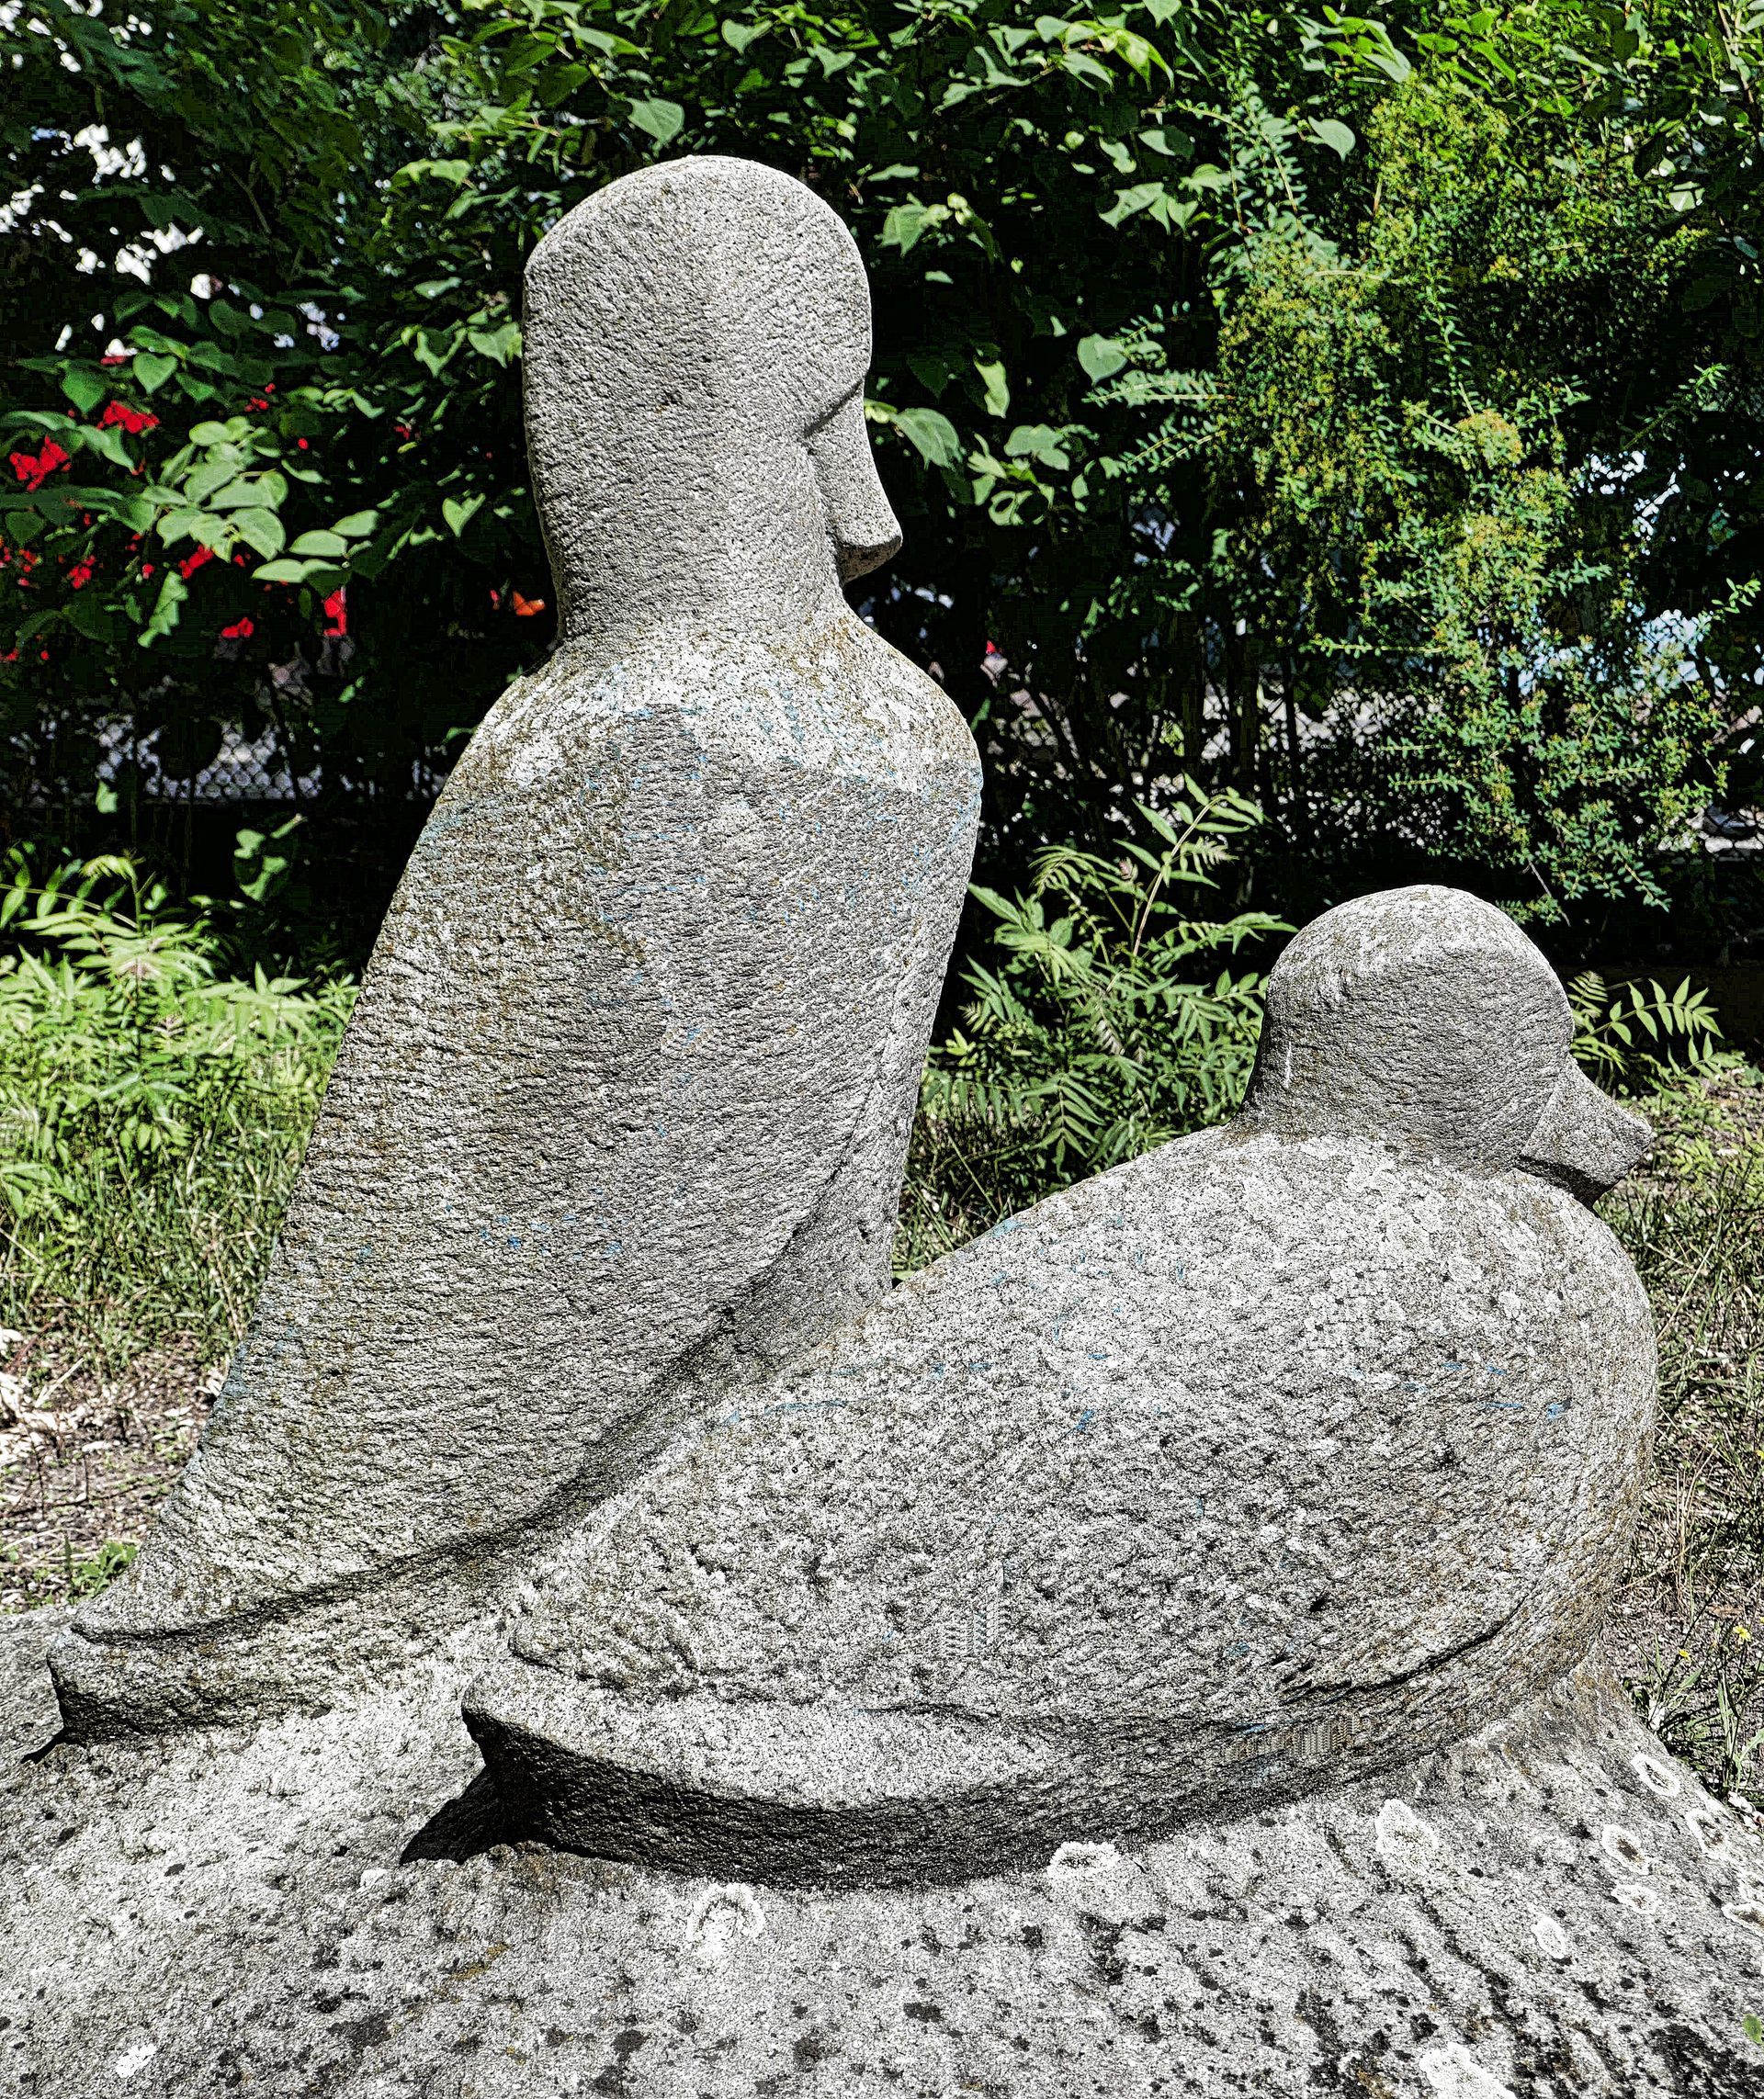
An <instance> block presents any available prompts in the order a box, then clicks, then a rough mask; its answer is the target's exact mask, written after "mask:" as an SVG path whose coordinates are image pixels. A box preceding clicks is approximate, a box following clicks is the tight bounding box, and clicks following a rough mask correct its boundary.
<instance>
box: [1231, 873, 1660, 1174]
mask: <svg viewBox="0 0 1764 2099" xmlns="http://www.w3.org/2000/svg"><path fill="white" fill-rule="evenodd" d="M1573 1037H1574V1023H1573V1017H1572V1015H1571V1013H1570V1011H1569V1009H1568V1002H1567V999H1566V995H1565V994H1564V992H1563V989H1562V987H1561V984H1560V983H1559V982H1558V981H1557V979H1556V976H1555V971H1554V970H1553V969H1552V968H1551V967H1550V965H1549V964H1548V963H1547V962H1546V961H1545V960H1544V956H1543V955H1542V954H1540V953H1539V951H1538V949H1537V948H1536V947H1535V946H1533V945H1532V942H1530V941H1529V940H1527V939H1526V937H1525V935H1524V934H1523V933H1522V932H1521V931H1520V930H1519V928H1518V927H1517V926H1516V925H1515V924H1514V923H1513V921H1512V920H1510V918H1509V917H1508V916H1507V915H1506V913H1505V912H1503V911H1498V910H1497V909H1496V908H1494V907H1493V906H1492V905H1490V904H1485V903H1484V902H1483V901H1482V900H1481V899H1480V898H1479V897H1472V896H1470V895H1468V894H1467V893H1466V892H1465V891H1464V890H1462V889H1446V888H1439V887H1435V886H1431V885H1420V886H1416V887H1414V888H1408V889H1385V890H1380V891H1378V892H1377V893H1376V894H1374V895H1373V896H1370V897H1356V898H1355V899H1354V900H1353V901H1352V902H1351V903H1349V904H1342V905H1340V906H1338V907H1337V908H1335V909H1334V910H1332V911H1326V912H1325V913H1324V914H1323V916H1322V917H1321V918H1319V919H1316V920H1313V921H1312V922H1311V923H1310V924H1309V925H1308V926H1306V928H1305V930H1304V931H1302V932H1300V933H1299V934H1298V935H1297V936H1296V937H1295V939H1294V940H1293V942H1292V943H1291V944H1290V945H1289V946H1288V947H1287V949H1286V951H1285V953H1284V954H1283V955H1282V956H1281V958H1280V960H1279V962H1278V963H1277V964H1276V965H1275V967H1274V970H1273V973H1272V976H1270V978H1269V981H1268V997H1267V1010H1266V1015H1265V1018H1264V1020H1263V1021H1262V1032H1261V1046H1260V1049H1259V1050H1258V1052H1257V1057H1256V1069H1255V1076H1254V1078H1252V1079H1251V1081H1250V1092H1249V1097H1248V1099H1247V1100H1246V1101H1245V1104H1244V1115H1243V1120H1244V1122H1245V1123H1247V1124H1248V1125H1249V1126H1250V1128H1252V1129H1254V1128H1261V1129H1268V1130H1272V1131H1275V1132H1278V1133H1281V1134H1291V1135H1295V1136H1363V1137H1371V1138H1375V1139H1381V1140H1383V1141H1385V1142H1387V1143H1390V1144H1394V1145H1398V1146H1401V1147H1403V1148H1406V1149H1410V1150H1413V1151H1416V1152H1418V1153H1420V1154H1424V1155H1430V1156H1431V1157H1437V1158H1440V1159H1442V1160H1444V1161H1446V1162H1447V1163H1449V1164H1451V1165H1453V1166H1455V1167H1459V1168H1464V1169H1467V1170H1469V1171H1473V1172H1485V1173H1496V1172H1500V1171H1502V1170H1504V1169H1507V1168H1521V1169H1522V1170H1524V1171H1526V1172H1528V1173H1532V1174H1536V1175H1538V1176H1540V1177H1541V1178H1542V1179H1546V1180H1550V1181H1554V1182H1555V1183H1556V1184H1557V1185H1558V1186H1560V1187H1564V1188H1566V1189H1568V1190H1570V1191H1572V1192H1573V1193H1574V1194H1575V1195H1577V1196H1578V1197H1579V1198H1580V1200H1581V1201H1582V1202H1592V1201H1594V1200H1595V1199H1596V1198H1597V1197H1598V1196H1600V1195H1601V1194H1603V1192H1604V1191H1605V1190H1607V1189H1608V1188H1611V1187H1613V1186H1614V1185H1615V1184H1616V1183H1617V1182H1618V1181H1619V1180H1621V1179H1623V1175H1624V1174H1625V1173H1627V1172H1628V1171H1629V1169H1630V1168H1631V1167H1633V1166H1634V1164H1635V1162H1636V1160H1637V1159H1639V1158H1640V1157H1641V1156H1642V1154H1643V1152H1644V1151H1645V1149H1646V1147H1647V1144H1648V1141H1649V1139H1650V1137H1651V1136H1652V1134H1653V1132H1652V1130H1651V1128H1650V1126H1649V1125H1648V1123H1646V1122H1645V1121H1644V1120H1643V1118H1642V1117H1641V1116H1639V1115H1635V1114H1632V1113H1631V1112H1629V1111H1628V1110H1626V1109H1623V1108H1620V1107H1619V1106H1618V1105H1617V1103H1616V1102H1615V1101H1614V1100H1611V1099H1609V1098H1608V1097H1607V1096H1606V1095H1605V1094H1603V1093H1601V1092H1600V1090H1599V1089H1598V1088H1597V1087H1596V1086H1594V1085H1593V1084H1592V1083H1591V1081H1590V1080H1589V1079H1588V1078H1586V1076H1585V1075H1584V1074H1583V1073H1582V1072H1581V1070H1580V1069H1579V1067H1578V1066H1577V1064H1576V1063H1575V1061H1574V1057H1573V1055H1572V1051H1571V1044H1572V1042H1573Z"/></svg>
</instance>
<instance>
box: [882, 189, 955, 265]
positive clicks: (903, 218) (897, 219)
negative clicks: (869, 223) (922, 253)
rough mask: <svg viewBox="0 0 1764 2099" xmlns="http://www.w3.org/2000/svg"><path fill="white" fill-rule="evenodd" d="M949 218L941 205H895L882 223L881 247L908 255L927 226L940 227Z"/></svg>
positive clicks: (914, 203) (910, 203)
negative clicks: (897, 250)
mask: <svg viewBox="0 0 1764 2099" xmlns="http://www.w3.org/2000/svg"><path fill="white" fill-rule="evenodd" d="M948 216H949V213H948V210H947V208H946V207H944V206H942V205H931V204H920V203H917V202H909V203H906V204H897V205H896V206H895V207H894V209H893V210H892V211H890V212H889V213H888V217H887V218H886V219H885V220H883V221H882V245H883V246H884V247H885V248H899V251H900V253H901V254H903V255H905V254H910V253H911V252H912V249H913V246H914V244H915V243H917V241H918V239H919V236H920V235H921V234H922V232H923V231H925V229H926V228H927V227H928V226H935V225H940V224H941V223H942V222H943V220H945V219H946V218H947V217H948Z"/></svg>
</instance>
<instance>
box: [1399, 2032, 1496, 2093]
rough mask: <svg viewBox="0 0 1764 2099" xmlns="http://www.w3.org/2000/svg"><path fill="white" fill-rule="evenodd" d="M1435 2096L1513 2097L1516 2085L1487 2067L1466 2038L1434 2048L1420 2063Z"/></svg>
mask: <svg viewBox="0 0 1764 2099" xmlns="http://www.w3.org/2000/svg"><path fill="white" fill-rule="evenodd" d="M1416 2067H1417V2068H1418V2069H1419V2071H1420V2073H1421V2075H1422V2076H1423V2077H1424V2078H1426V2080H1427V2084H1428V2090H1429V2091H1430V2092H1431V2093H1434V2095H1435V2099H1513V2088H1512V2086H1511V2085H1510V2084H1503V2083H1502V2082H1501V2081H1500V2079H1499V2078H1498V2077H1497V2076H1496V2075H1495V2073H1494V2071H1492V2070H1485V2069H1484V2068H1483V2066H1482V2065H1481V2063H1479V2062H1478V2061H1477V2060H1476V2057H1475V2056H1473V2055H1472V2054H1471V2052H1470V2050H1469V2049H1468V2048H1465V2047H1464V2043H1463V2042H1462V2041H1451V2042H1448V2043H1447V2044H1446V2046H1445V2047H1443V2048H1429V2049H1428V2051H1427V2052H1426V2054H1425V2055H1423V2056H1422V2057H1421V2058H1420V2060H1419V2063H1418V2064H1417V2066H1416Z"/></svg>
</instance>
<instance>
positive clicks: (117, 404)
mask: <svg viewBox="0 0 1764 2099" xmlns="http://www.w3.org/2000/svg"><path fill="white" fill-rule="evenodd" d="M158 422H159V418H158V416H156V415H150V414H149V413H148V412H147V411H146V410H145V409H144V408H130V406H129V404H128V402H127V401H112V402H111V403H110V405H109V407H108V408H107V409H106V410H105V412H104V413H103V414H102V415H101V416H99V418H98V428H99V429H100V430H108V429H109V427H110V425H111V424H112V423H121V425H122V427H123V428H124V429H125V430H126V431H127V432H128V433H129V434H130V436H131V437H139V436H140V435H141V432H142V431H143V430H152V429H153V428H154V426H155V425H156V424H157V423H158Z"/></svg>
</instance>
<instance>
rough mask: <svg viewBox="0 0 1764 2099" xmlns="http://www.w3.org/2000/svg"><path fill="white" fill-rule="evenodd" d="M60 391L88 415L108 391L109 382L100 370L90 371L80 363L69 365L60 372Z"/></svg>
mask: <svg viewBox="0 0 1764 2099" xmlns="http://www.w3.org/2000/svg"><path fill="white" fill-rule="evenodd" d="M109 391H110V382H109V380H108V379H107V378H105V376H104V374H103V373H102V372H95V371H92V370H90V369H89V368H87V367H84V366H81V365H70V366H69V367H68V368H67V369H66V371H64V372H63V373H62V392H63V393H64V394H65V395H66V396H67V398H68V399H69V401H72V402H73V403H74V407H75V408H77V409H78V410H79V412H80V413H81V414H82V415H90V414H91V412H92V411H93V410H94V409H95V408H96V406H97V405H98V403H99V402H100V401H102V400H103V399H104V397H105V395H106V394H107V393H108V392H109Z"/></svg>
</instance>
